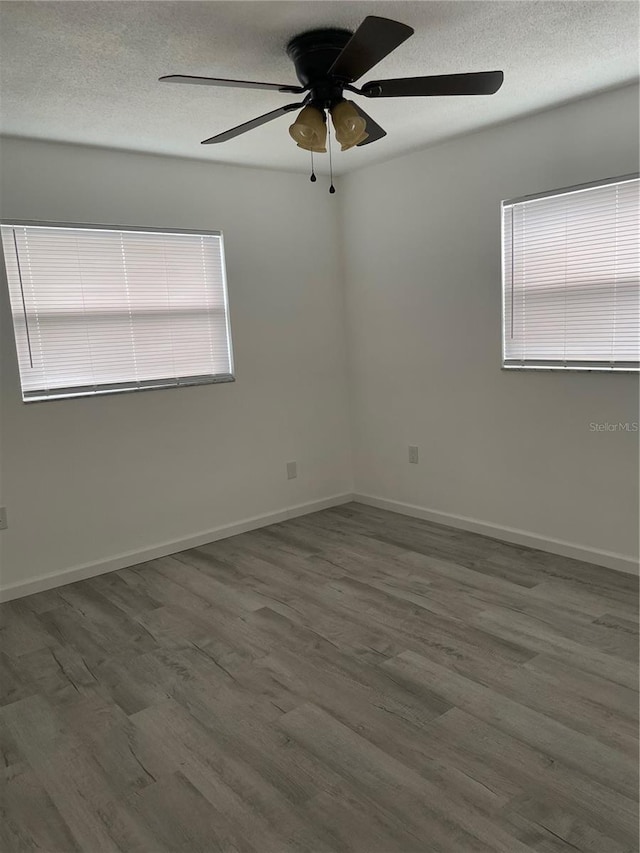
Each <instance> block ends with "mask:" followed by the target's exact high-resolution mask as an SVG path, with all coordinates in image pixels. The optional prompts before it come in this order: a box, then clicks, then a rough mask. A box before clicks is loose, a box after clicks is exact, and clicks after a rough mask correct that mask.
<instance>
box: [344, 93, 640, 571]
mask: <svg viewBox="0 0 640 853" xmlns="http://www.w3.org/2000/svg"><path fill="white" fill-rule="evenodd" d="M637 168H638V90H637V88H636V87H629V88H625V89H621V90H618V91H615V92H611V93H607V94H602V95H599V96H596V97H593V98H590V99H588V100H584V101H581V102H576V103H573V104H570V105H568V106H564V107H561V108H558V109H555V110H551V111H548V112H545V113H541V114H538V115H535V116H531V117H529V118H526V119H523V120H519V121H516V122H513V123H510V124H507V125H503V126H500V127H495V128H493V129H488V130H485V131H481V132H478V133H475V134H473V135H471V136H467V137H464V138H460V139H458V140H454V141H451V142H447V143H444V144H442V145H438V146H435V147H433V148H429V149H425V150H423V151H421V152H418V153H415V154H412V155H408V156H405V157H403V158H401V159H397V160H393V161H390V162H387V163H385V164H383V165H380V166H376V167H371V168H367V169H364V170H362V171H359V172H355V173H352V174H351V175H349V176H348V177H347V178H346V179H345V180H344V181H343V182H342V187H341V191H342V196H341V197H342V200H343V211H342V212H343V227H342V233H343V239H344V246H345V250H346V251H345V259H346V265H345V279H346V282H347V295H348V305H349V316H348V328H347V340H348V342H349V346H350V379H351V389H352V395H353V396H352V407H353V430H354V448H355V488H356V491H358V492H361V493H365V494H368V495H374V496H381V497H383V498H387V499H392V500H395V501H401V502H406V503H409V504H413V505H417V506H419V507H423V508H428V509H433V510H437V511H440V512H445V513H451V514H454V515H460V516H466V517H470V518H474V519H478V520H481V521H483V522H489V523H492V524H497V525H501V526H506V527H512V528H518V529H522V530H525V531H530V532H532V533H534V534H537V535H539V536H542V537H545V538H552V539H559V540H564V541H569V542H573V543H577V544H579V545H581V546H585V547H588V548H595V549H600V550H603V551H612V552H616V553H621V554H625V555H633V554H635V553H637V547H638V434H637V433H636V434H632V433H611V432H603V433H594V432H590V430H589V424H590V423H591V422H604V421H609V422H615V423H617V422H618V421H623V422H626V421H629V422H634V421H638V419H639V418H638V378H637V375H636V376H633V375H629V374H627V375H600V374H595V373H550V372H547V373H537V372H507V371H503V370H501V369H500V218H499V215H500V201H501V199H504V198H512V197H515V196H519V195H524V194H526V193H535V192H538V191H543V190H547V189H551V188H554V187H563V186H568V185H571V184H577V183H581V182H585V181H593V180H596V179H598V178H606V177H609V176H614V175H621V174H624V173H628V172H633V171H636V170H637ZM408 444H417V445H419V447H420V463H419V465H417V466H415V465H409V464H408V463H407V445H408Z"/></svg>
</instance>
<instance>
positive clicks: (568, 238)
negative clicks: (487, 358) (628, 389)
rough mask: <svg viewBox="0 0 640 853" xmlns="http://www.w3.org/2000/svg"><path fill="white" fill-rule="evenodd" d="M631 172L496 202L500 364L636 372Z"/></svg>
mask: <svg viewBox="0 0 640 853" xmlns="http://www.w3.org/2000/svg"><path fill="white" fill-rule="evenodd" d="M638 217H639V204H638V176H637V175H627V176H625V177H623V178H615V179H612V180H609V181H601V182H598V183H595V184H588V185H584V186H580V187H570V188H568V189H564V190H556V191H555V192H552V193H544V194H540V195H536V196H527V197H524V198H517V199H513V200H510V201H505V202H503V203H502V290H503V299H502V315H503V323H502V329H503V349H502V354H503V362H502V363H503V366H504V367H511V368H534V369H536V368H537V369H544V368H547V369H569V370H612V371H621V370H626V371H628V370H633V371H637V370H638V362H639V359H640V353H639V350H640V286H639V272H638V238H639V234H638Z"/></svg>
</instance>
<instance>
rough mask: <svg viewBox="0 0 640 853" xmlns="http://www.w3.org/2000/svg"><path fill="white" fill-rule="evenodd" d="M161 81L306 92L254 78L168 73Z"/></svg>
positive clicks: (298, 87)
mask: <svg viewBox="0 0 640 853" xmlns="http://www.w3.org/2000/svg"><path fill="white" fill-rule="evenodd" d="M158 79H159V81H160V82H161V83H195V84H196V85H198V86H232V87H235V88H238V89H270V90H271V91H273V92H295V93H299V92H304V91H305V90H304V89H303V88H302V86H288V85H285V84H280V83H256V82H254V81H253V80H226V79H225V78H223V77H192V76H191V75H190V74H167V75H166V76H165V77H159V78H158Z"/></svg>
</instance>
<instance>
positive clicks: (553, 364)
mask: <svg viewBox="0 0 640 853" xmlns="http://www.w3.org/2000/svg"><path fill="white" fill-rule="evenodd" d="M639 178H640V173H638V172H630V173H628V174H626V175H617V176H616V177H612V178H602V179H600V180H597V181H588V182H585V183H582V184H574V185H572V186H568V187H558V188H556V189H553V190H546V191H544V192H539V193H529V194H527V195H522V196H517V197H515V198H508V199H504V200H503V201H501V202H500V291H501V293H500V327H501V355H500V369H501V370H507V371H512V370H518V371H536V372H541V371H542V372H547V373H562V372H564V373H628V374H631V375H634V374H635V375H637V374H638V372H639V371H640V362H630V363H629V364H631V365H634V366H627V365H622V364H620V363H618V364H616V363H615V362H609V361H606V362H595V361H590V362H585V365H586V366H585V367H580V366H579V365H576V364H575V363H574V364H563V363H561V360H560V359H548V360H546V359H532V363H530V364H522V363H519V364H506V334H507V322H506V317H507V304H506V288H505V251H504V218H505V208H506V207H507V206H511V205H514V204H519V203H521V202H527V201H535V200H536V199H543V198H553V197H555V196H561V195H567V194H568V193H572V192H578V191H580V190H588V189H595V188H596V187H605V186H609V185H610V184H618V183H625V182H628V181H634V180H638V179H639ZM512 259H513V251H512Z"/></svg>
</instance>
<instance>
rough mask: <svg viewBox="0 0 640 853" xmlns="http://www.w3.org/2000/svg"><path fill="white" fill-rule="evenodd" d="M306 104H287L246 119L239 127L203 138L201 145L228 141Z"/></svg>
mask: <svg viewBox="0 0 640 853" xmlns="http://www.w3.org/2000/svg"><path fill="white" fill-rule="evenodd" d="M303 106H304V103H301V104H287V105H286V106H284V107H278V109H277V110H271V112H270V113H265V114H264V115H261V116H258V117H257V118H252V119H251V121H245V123H244V124H239V125H238V126H237V127H232V128H231V130H225V131H224V132H223V133H218V134H217V136H211V137H210V138H209V139H203V140H202V142H201V143H200V144H201V145H211V144H212V143H214V142H226V141H227V140H228V139H233V138H234V137H236V136H240V134H241V133H246V132H247V131H248V130H253V129H254V127H260V125H261V124H266V123H267V122H268V121H273V119H274V118H279V117H280V116H283V115H284V114H285V113H290V112H291V111H292V110H297V109H300V108H301V107H303Z"/></svg>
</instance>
